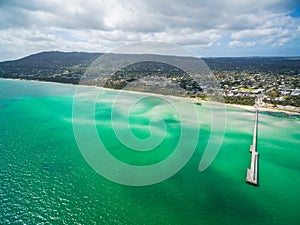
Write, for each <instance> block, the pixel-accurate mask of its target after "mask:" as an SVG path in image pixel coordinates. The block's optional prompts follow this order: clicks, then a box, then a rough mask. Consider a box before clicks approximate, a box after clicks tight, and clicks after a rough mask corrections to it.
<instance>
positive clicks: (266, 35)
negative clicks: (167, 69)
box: [0, 0, 300, 61]
mask: <svg viewBox="0 0 300 225" xmlns="http://www.w3.org/2000/svg"><path fill="white" fill-rule="evenodd" d="M140 41H162V42H168V43H172V44H176V45H179V46H182V47H184V48H187V49H189V50H191V51H193V52H194V53H195V54H196V55H198V56H199V57H218V56H219V57H220V56H221V57H223V56H299V55H300V0H226V1H225V0H184V1H183V0H84V1H82V0H64V1H61V0H51V1H50V0H45V1H40V0H24V1H19V0H0V61H4V60H11V59H17V58H21V57H24V56H26V55H30V54H33V53H37V52H41V51H52V50H58V51H87V52H109V51H111V49H113V48H116V47H118V46H121V45H124V44H129V43H135V42H140Z"/></svg>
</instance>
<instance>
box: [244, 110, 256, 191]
mask: <svg viewBox="0 0 300 225" xmlns="http://www.w3.org/2000/svg"><path fill="white" fill-rule="evenodd" d="M257 124H258V110H257V109H256V112H255V122H254V131H253V142H252V145H250V152H251V163H250V168H248V169H247V176H246V182H247V183H249V184H253V185H256V186H257V185H258V177H257V174H258V152H257V150H256V147H257V126H258V125H257Z"/></svg>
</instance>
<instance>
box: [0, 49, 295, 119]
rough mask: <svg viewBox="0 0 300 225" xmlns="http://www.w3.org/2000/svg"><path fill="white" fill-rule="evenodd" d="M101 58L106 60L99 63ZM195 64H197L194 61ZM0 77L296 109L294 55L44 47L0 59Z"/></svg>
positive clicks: (271, 109)
mask: <svg viewBox="0 0 300 225" xmlns="http://www.w3.org/2000/svg"><path fill="white" fill-rule="evenodd" d="M102 55H103V56H105V57H104V58H105V60H106V61H105V60H103V58H100V59H102V60H103V61H104V65H101V66H99V65H98V64H97V63H94V62H98V58H99V57H100V56H102ZM120 58H121V59H120ZM124 59H126V61H128V65H127V66H124V67H122V68H119V67H118V66H117V67H116V68H118V69H116V71H114V68H115V67H114V63H116V62H119V61H118V60H121V61H122V60H124ZM137 59H138V60H137ZM136 61H138V62H136ZM101 62H102V61H101ZM106 62H109V64H108V65H105V63H106ZM130 62H136V63H132V64H130ZM165 62H169V63H165ZM170 62H177V63H178V62H180V63H179V64H180V65H181V64H183V65H188V66H189V67H190V70H191V71H194V72H192V73H191V74H190V72H185V71H184V70H186V69H181V67H182V66H178V67H177V66H174V65H173V64H172V63H170ZM110 63H112V64H110ZM198 63H200V64H201V66H202V67H201V66H200V67H199V66H197V65H198ZM171 64H172V65H171ZM175 64H176V63H175ZM106 66H107V68H109V69H107V68H106ZM179 67H180V68H179ZM183 68H185V67H183ZM110 70H112V71H110ZM195 71H197V72H195ZM0 78H12V79H22V80H37V81H48V82H56V83H66V84H76V85H77V84H79V85H87V86H97V87H103V88H109V89H113V90H124V88H125V89H126V90H133V91H137V92H147V93H157V94H162V95H172V96H180V97H185V98H190V99H194V100H195V101H205V100H209V101H210V102H211V101H217V102H224V103H226V104H228V105H231V106H233V105H237V106H238V107H240V108H243V109H246V110H250V111H252V110H253V108H254V107H253V106H254V105H255V106H257V107H258V108H259V110H260V111H269V112H275V111H277V112H286V113H289V114H292V113H296V114H299V113H300V57H296V56H295V57H235V58H234V57H225V58H202V59H200V58H195V57H182V56H164V55H151V57H149V55H147V54H141V55H139V54H109V53H108V54H101V53H85V52H58V51H50V52H41V53H37V54H34V55H30V56H27V57H25V58H22V59H18V60H14V61H6V62H0ZM198 104H200V103H198Z"/></svg>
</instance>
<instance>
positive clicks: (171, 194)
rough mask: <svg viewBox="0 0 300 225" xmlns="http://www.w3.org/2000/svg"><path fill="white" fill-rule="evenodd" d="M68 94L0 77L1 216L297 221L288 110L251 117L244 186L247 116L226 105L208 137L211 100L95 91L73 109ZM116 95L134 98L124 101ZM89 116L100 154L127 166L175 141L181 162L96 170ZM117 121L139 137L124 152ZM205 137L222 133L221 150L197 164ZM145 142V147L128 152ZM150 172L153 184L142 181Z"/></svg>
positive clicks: (16, 219) (181, 223) (297, 158)
mask: <svg viewBox="0 0 300 225" xmlns="http://www.w3.org/2000/svg"><path fill="white" fill-rule="evenodd" d="M85 90H87V91H91V90H95V88H93V87H86V88H85ZM75 94H78V93H77V92H76V86H73V85H64V84H55V83H45V82H36V81H21V80H4V79H3V80H0V155H1V157H0V224H88V225H90V224H122V225H123V224H128V225H134V224H136V225H142V224H146V225H148V224H149V225H151V224H153V225H159V224H163V225H167V224H170V225H177V224H178V225H186V224H189V225H193V224H195V225H200V224H212V225H213V224H249V225H250V224H251V225H252V224H278V225H279V224H282V225H283V224H291V225H297V224H300V214H299V212H300V204H299V202H300V148H299V146H300V119H299V117H296V116H290V115H285V114H279V113H272V114H270V113H263V112H260V113H259V123H258V140H257V150H258V152H259V186H257V187H256V186H252V185H249V184H247V183H246V182H245V178H246V170H247V168H248V167H249V166H250V159H251V154H250V153H249V146H250V144H251V143H252V135H253V125H254V113H253V112H248V111H245V110H242V109H239V108H234V107H226V115H225V117H224V120H222V121H223V122H224V126H223V127H224V128H225V134H224V137H223V133H222V132H218V130H217V131H216V132H215V133H214V135H216V136H218V138H216V139H211V138H212V134H213V131H212V121H213V120H212V113H211V111H212V109H213V110H215V111H218V110H220V106H216V107H215V108H212V107H211V105H210V104H208V103H203V104H202V105H195V104H193V103H188V104H190V106H192V107H193V108H194V109H195V112H196V114H191V113H192V112H190V111H188V110H184V108H181V109H180V110H181V111H180V110H179V111H178V109H176V106H174V105H172V104H168V102H167V101H166V100H165V99H164V98H160V97H157V96H146V95H143V97H142V98H141V95H139V94H136V93H127V92H126V93H123V92H122V93H121V95H122V98H121V99H120V100H121V101H119V102H117V103H116V101H115V100H114V99H116V96H118V94H119V92H117V91H109V90H106V91H104V92H102V93H101V95H99V96H98V99H97V100H92V99H89V96H88V95H87V96H86V97H85V98H84V100H83V102H90V104H88V105H89V106H91V105H92V106H93V109H92V110H87V108H85V107H84V105H85V104H82V105H81V104H78V105H77V108H76V111H75V112H74V102H75V101H76V98H74V96H75ZM77 96H78V95H77ZM137 96H138V97H137ZM126 99H127V100H128V101H129V102H130V99H135V100H137V102H138V103H137V104H136V105H135V106H134V107H125V106H126V105H127V103H128V102H127V100H126ZM176 101H177V100H176ZM178 101H181V100H178ZM80 107H82V108H80ZM113 109H115V111H116V112H115V113H113ZM128 109H130V110H131V112H130V113H131V114H130V115H129V114H128V112H127V110H128ZM91 112H93V113H94V114H93V115H87V114H88V113H91ZM180 114H181V115H180ZM77 115H79V117H76V118H74V116H77ZM153 118H154V119H153ZM161 119H163V120H164V124H162V123H161V122H160V120H161ZM180 120H185V122H184V123H181V122H180ZM222 121H221V122H222ZM74 124H75V126H74ZM89 124H92V125H93V127H95V128H96V129H95V131H96V135H98V137H99V140H101V144H102V145H103V146H105V148H106V149H107V150H108V151H109V155H110V156H113V157H114V158H115V159H117V160H119V161H122V162H124V163H125V164H126V165H133V166H135V167H139V168H140V167H146V168H148V167H147V166H150V165H152V164H155V163H158V162H165V160H166V159H168V157H169V156H170V155H172V154H173V150H174V149H176V148H178V146H179V145H178V142H179V141H180V142H182V143H183V144H182V146H183V149H182V150H181V153H180V154H181V155H179V156H180V157H179V158H177V159H176V160H181V159H184V160H185V161H184V162H183V163H182V166H179V169H177V170H176V169H174V171H173V173H174V175H172V174H171V175H170V174H168V172H169V169H172V168H173V167H174V166H175V167H176V166H177V164H176V165H173V164H170V165H169V166H165V167H164V169H163V170H161V172H157V171H155V170H153V171H152V170H151V169H149V170H148V172H147V173H142V174H140V175H142V178H140V177H136V174H135V173H134V171H133V172H132V174H130V173H128V171H130V170H128V171H123V170H121V169H120V168H117V169H116V168H115V167H113V166H112V165H110V164H108V163H107V161H101V160H99V163H100V164H101V165H100V164H99V168H95V166H94V167H93V163H98V161H97V162H91V161H89V160H93V159H94V158H97V157H96V156H98V155H97V154H98V153H97V152H96V151H97V149H98V148H99V149H100V148H101V147H99V146H98V145H99V143H98V141H99V140H95V137H96V136H95V134H90V133H89V132H85V131H88V125H89ZM128 124H129V125H128ZM77 125H78V126H77ZM76 126H77V128H76ZM128 126H130V129H131V131H132V133H133V136H130V135H129V136H128V139H129V138H133V140H134V138H137V139H140V140H145V141H147V145H145V146H144V145H142V144H141V145H140V146H135V147H134V148H135V149H132V148H131V146H130V144H135V143H133V142H129V143H127V144H123V141H124V140H121V139H120V138H122V137H126V138H125V139H127V136H126V135H127V133H126V129H127V128H128ZM198 126H199V127H200V128H199V130H198ZM74 127H75V128H74ZM115 127H117V128H118V129H120V132H121V133H119V136H118V133H116V132H119V131H116V129H115ZM78 128H79V130H80V131H82V132H81V133H80V132H78V130H77V131H76V129H78ZM81 128H82V130H81ZM85 128H87V130H85ZM123 131H125V133H124V132H123ZM197 131H198V132H199V133H197ZM122 132H123V133H122ZM183 132H187V136H185V138H181V136H182V135H183ZM195 132H196V133H195ZM76 133H77V134H79V136H76ZM193 135H194V136H193ZM152 137H153V139H151V138H152ZM161 137H163V138H164V139H163V140H161ZM80 138H81V140H78V139H80ZM209 140H218V141H220V140H221V147H220V149H219V150H218V152H217V155H216V157H215V158H214V160H213V161H212V163H211V164H210V165H209V166H208V167H207V168H206V169H204V170H203V171H201V172H200V171H199V163H200V160H201V158H203V155H204V152H205V150H206V146H207V144H208V143H209ZM125 141H126V140H125ZM85 144H86V145H90V146H96V147H95V149H94V150H93V151H94V152H88V153H86V152H84V151H85V150H84V149H82V146H85ZM152 144H153V146H152ZM147 146H150V147H151V146H152V147H153V148H152V149H151V150H148V149H147V151H139V150H140V149H142V148H146V147H147ZM193 148H194V152H193V151H191V149H192V150H193ZM188 152H189V153H188ZM85 153H86V154H87V155H85ZM99 157H100V158H101V154H100V156H99ZM91 165H92V166H91ZM103 165H104V166H103ZM96 167H97V166H96ZM162 168H163V167H162ZM101 170H103V171H102V172H103V174H101V172H99V171H101ZM112 171H117V172H118V173H117V175H116V174H113V172H112ZM153 174H154V175H155V179H156V178H157V176H162V178H161V181H159V182H155V181H153V182H152V183H151V182H150V181H149V182H150V183H148V184H147V180H146V181H145V179H148V177H147V176H148V175H149V179H150V178H151V179H152V177H151V176H152V175H153ZM143 176H146V178H145V177H143ZM164 176H165V178H164ZM153 179H154V178H153ZM155 179H154V180H155ZM157 179H158V178H157ZM158 180H159V179H158ZM144 181H145V185H143V182H144ZM122 182H123V184H122ZM126 182H127V183H126ZM139 182H140V183H139ZM146 184H147V185H146Z"/></svg>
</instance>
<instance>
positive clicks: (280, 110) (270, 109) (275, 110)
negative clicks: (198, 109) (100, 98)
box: [0, 77, 300, 116]
mask: <svg viewBox="0 0 300 225" xmlns="http://www.w3.org/2000/svg"><path fill="white" fill-rule="evenodd" d="M0 79H1V80H11V81H28V82H39V83H47V84H60V85H69V86H73V87H76V86H83V87H93V88H99V89H104V90H110V91H119V92H121V91H122V92H128V93H133V94H144V95H152V96H164V97H169V98H178V99H185V100H188V101H191V102H193V103H197V102H198V103H199V102H200V103H202V102H207V103H217V104H224V105H225V106H229V107H235V108H240V109H243V110H246V111H250V112H255V110H256V107H255V106H251V105H238V104H229V103H223V102H214V101H209V100H201V99H193V98H189V97H180V96H174V95H163V94H157V93H151V92H139V91H131V90H124V89H120V90H117V89H110V88H104V87H98V86H93V85H81V84H71V83H60V82H52V81H39V80H26V79H13V78H2V77H0ZM282 107H285V106H282ZM286 107H287V108H289V107H290V106H286ZM290 108H291V107H290ZM257 109H258V111H259V112H270V113H283V114H286V115H291V116H292V115H294V116H300V109H299V108H297V110H296V111H293V110H291V109H290V110H287V109H284V108H278V107H277V108H273V107H262V106H259V107H257Z"/></svg>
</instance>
